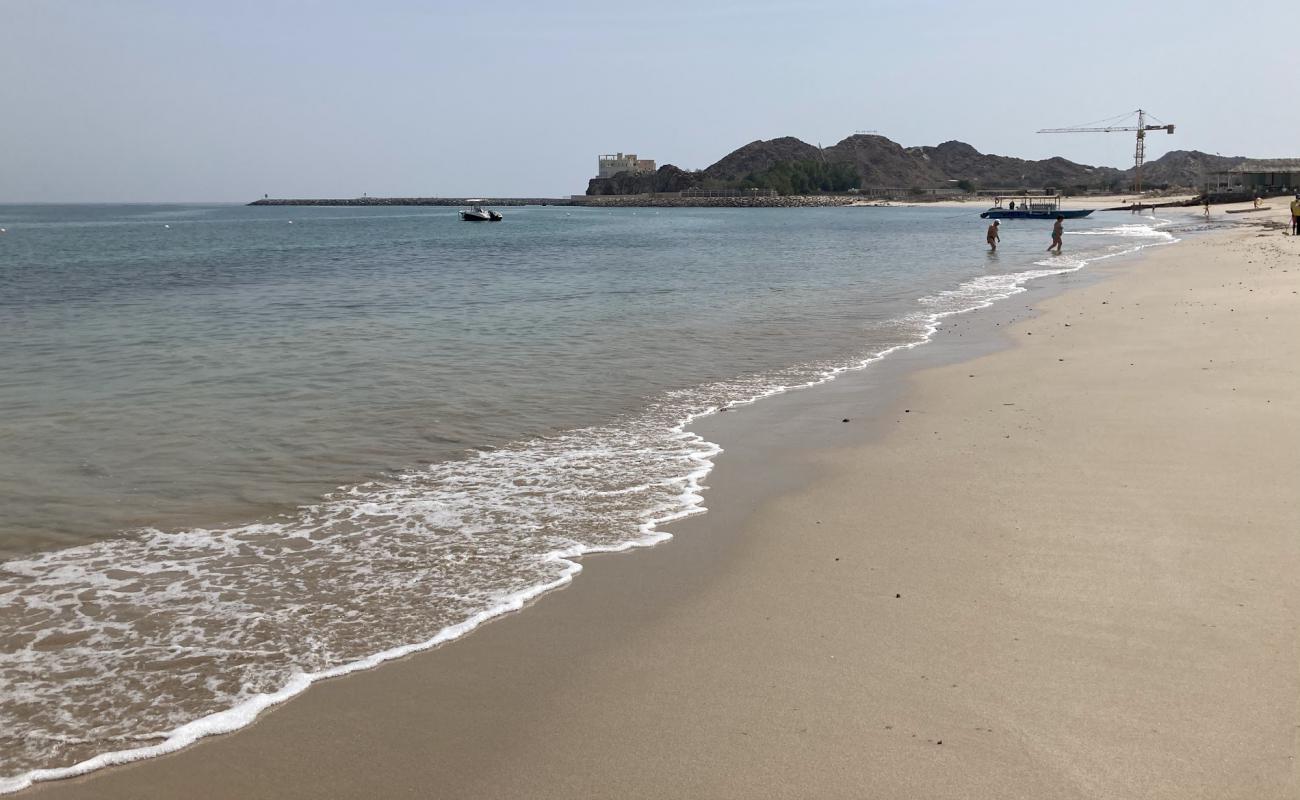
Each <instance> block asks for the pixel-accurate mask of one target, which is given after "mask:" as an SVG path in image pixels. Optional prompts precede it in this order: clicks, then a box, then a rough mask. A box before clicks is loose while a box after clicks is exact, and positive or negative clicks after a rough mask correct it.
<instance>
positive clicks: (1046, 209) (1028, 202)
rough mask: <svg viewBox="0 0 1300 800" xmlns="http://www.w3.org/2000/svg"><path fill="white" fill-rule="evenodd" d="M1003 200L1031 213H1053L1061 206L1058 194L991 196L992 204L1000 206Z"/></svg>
mask: <svg viewBox="0 0 1300 800" xmlns="http://www.w3.org/2000/svg"><path fill="white" fill-rule="evenodd" d="M1003 201H1006V202H1007V203H1015V204H1016V208H1017V209H1024V210H1025V211H1028V212H1030V213H1031V214H1055V213H1056V212H1057V210H1058V209H1060V207H1061V196H1060V195H1059V194H1017V195H1002V196H1000V197H994V198H993V205H994V206H996V207H998V208H1001V207H1002V203H1003Z"/></svg>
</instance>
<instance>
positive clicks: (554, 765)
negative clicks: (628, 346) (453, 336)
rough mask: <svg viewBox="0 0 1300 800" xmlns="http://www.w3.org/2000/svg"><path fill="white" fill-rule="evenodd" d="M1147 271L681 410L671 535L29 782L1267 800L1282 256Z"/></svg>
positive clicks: (1039, 294) (1284, 340)
mask: <svg viewBox="0 0 1300 800" xmlns="http://www.w3.org/2000/svg"><path fill="white" fill-rule="evenodd" d="M1067 245H1068V240H1067ZM1148 252H1149V253H1151V255H1149V256H1146V257H1143V258H1140V259H1130V260H1127V261H1125V262H1124V263H1119V264H1116V263H1115V262H1112V263H1111V265H1110V266H1108V267H1107V268H1106V269H1107V270H1108V271H1109V272H1112V273H1113V274H1112V275H1111V276H1110V277H1108V278H1107V279H1106V280H1104V281H1100V282H1098V281H1095V280H1091V279H1085V278H1083V277H1081V276H1073V277H1068V278H1062V279H1059V280H1049V281H1046V282H1044V284H1042V285H1040V286H1039V287H1036V288H1035V289H1034V290H1033V291H1031V292H1029V293H1027V294H1025V295H1020V296H1019V298H1018V299H1017V300H1012V301H1008V302H1007V303H1004V304H1003V306H1002V307H1001V308H996V309H993V310H991V311H988V312H980V313H979V314H976V315H971V316H969V317H963V318H958V319H956V320H954V321H953V324H952V325H950V326H948V327H947V328H946V329H945V332H944V333H942V334H941V335H940V336H939V337H938V340H939V341H938V342H936V343H935V344H933V345H929V346H927V347H924V348H919V349H917V350H914V351H910V352H909V353H908V354H906V355H905V356H903V357H900V358H897V359H893V360H892V361H891V362H889V363H888V364H887V365H886V366H881V367H880V368H879V369H874V370H868V371H867V372H865V373H860V374H858V375H856V376H852V377H849V378H846V379H843V380H840V381H836V382H835V383H833V384H830V385H829V386H826V387H820V388H817V389H813V390H809V391H805V392H797V393H791V394H788V395H784V396H782V397H779V398H774V399H772V400H769V401H766V402H764V403H760V404H758V405H756V406H753V407H751V408H748V409H743V410H741V411H739V412H737V413H733V414H721V415H718V416H716V417H714V418H711V419H710V420H708V421H706V422H705V423H704V424H703V425H702V426H701V429H702V430H703V432H704V433H705V434H706V435H708V436H710V437H713V438H715V439H716V440H718V441H720V442H722V443H723V445H724V446H726V447H727V448H728V449H727V453H726V454H725V455H724V456H723V457H722V458H721V459H720V461H719V465H718V467H717V469H716V470H715V472H714V473H713V475H712V476H711V477H710V481H709V483H710V485H711V486H712V487H713V488H712V489H711V490H710V492H709V494H708V495H707V502H708V504H709V506H710V507H711V508H712V509H713V510H712V511H710V513H709V514H707V515H704V516H702V517H696V518H693V519H690V520H687V521H685V522H683V523H682V524H679V525H677V526H675V527H674V531H675V532H676V533H677V535H678V538H677V539H676V540H675V541H673V542H671V543H669V544H667V545H664V546H661V547H658V548H654V549H653V550H649V551H644V552H640V553H635V554H629V555H621V556H602V557H595V558H590V559H588V560H587V570H586V571H585V573H584V574H583V575H582V576H580V577H579V578H578V580H577V581H576V583H575V584H574V585H573V586H572V587H571V588H568V589H566V590H564V591H561V592H556V593H553V594H551V595H549V596H547V597H545V598H543V599H542V600H541V601H540V602H538V603H536V604H534V605H533V606H532V607H531V608H529V609H527V610H525V611H524V612H522V613H520V614H516V615H513V616H510V617H508V618H505V619H502V620H500V621H498V622H495V623H493V624H490V625H488V626H486V627H485V628H483V629H482V630H480V631H478V632H476V633H474V634H472V635H471V636H469V637H467V638H466V639H464V640H462V641H459V642H457V643H454V644H452V645H450V646H448V647H444V648H442V649H440V650H438V651H435V652H432V653H426V654H423V655H420V656H416V657H413V658H408V659H405V660H403V661H400V662H397V663H393V664H390V665H387V666H384V667H381V668H380V669H377V670H374V671H371V672H368V673H364V674H359V675H354V676H350V677H347V678H343V679H340V680H336V681H329V682H326V683H323V684H320V685H318V686H316V687H313V689H312V690H311V691H309V692H308V693H307V694H306V695H305V696H303V697H302V698H299V699H298V700H295V701H293V702H291V703H289V704H287V705H285V706H283V707H280V708H279V709H276V710H274V711H272V712H271V713H269V714H267V715H266V716H265V717H264V718H263V719H262V720H260V721H259V722H258V723H257V724H256V725H254V726H253V727H251V728H249V729H246V730H244V731H242V732H240V733H237V734H233V735H230V736H224V737H219V738H215V739H211V740H208V741H205V742H203V743H201V744H199V745H198V746H196V747H192V748H190V749H188V750H186V751H184V752H182V753H179V754H176V755H173V756H170V757H166V758H161V759H156V760H153V761H150V762H146V763H142V764H137V765H131V766H127V767H123V768H117V769H113V770H109V771H105V772H101V773H99V774H96V775H93V776H90V777H88V778H82V779H76V780H71V781H64V782H61V783H58V784H45V785H42V786H39V787H37V788H35V789H33V790H31V791H30V792H29V794H30V795H32V796H40V797H42V798H55V797H96V798H128V797H130V798H138V797H194V798H205V797H221V798H225V797H241V798H252V797H279V798H290V797H292V798H297V797H302V798H307V797H311V798H322V797H436V798H441V797H445V798H679V797H680V798H922V797H924V798H998V799H999V800H1002V799H1003V798H1048V797H1050V798H1138V797H1140V798H1251V799H1252V800H1261V799H1263V798H1282V797H1295V796H1296V794H1297V788H1298V786H1297V772H1296V761H1295V758H1296V754H1297V731H1300V728H1298V727H1297V726H1298V725H1300V710H1298V704H1300V670H1298V669H1297V667H1298V666H1300V649H1298V645H1300V640H1298V639H1297V613H1298V611H1300V407H1298V406H1297V401H1296V397H1297V395H1300V377H1298V376H1300V372H1298V370H1297V364H1300V294H1297V293H1296V292H1297V291H1300V237H1296V238H1292V237H1285V236H1282V235H1281V234H1280V233H1279V232H1276V231H1271V232H1268V233H1267V234H1266V235H1263V236H1257V235H1256V234H1255V233H1253V232H1245V233H1242V232H1234V233H1229V234H1216V235H1210V236H1203V237H1201V238H1199V239H1197V240H1194V241H1188V242H1184V243H1182V244H1180V245H1178V246H1175V247H1166V248H1159V249H1157V250H1154V251H1148ZM1094 274H1095V272H1094ZM1058 287H1060V288H1068V287H1077V288H1072V289H1069V290H1068V291H1065V292H1064V293H1063V294H1060V295H1059V296H1054V297H1050V298H1049V297H1046V295H1047V294H1048V293H1049V292H1048V289H1055V288H1058ZM1040 301H1041V302H1040ZM1027 305H1032V306H1033V313H1032V314H1029V313H1027V312H1026V308H1025V307H1026V306H1027ZM1012 317H1015V318H1016V319H1015V321H1014V324H1011V323H1010V320H1011V318H1012ZM1007 343H1010V346H1009V347H1007V346H1005V345H1006V344H1007ZM999 344H1001V345H1003V346H1002V347H1001V349H996V347H997V346H998V345H999ZM941 354H946V357H948V359H949V361H951V360H952V357H953V356H961V357H962V358H964V359H965V360H962V361H959V362H956V363H948V364H946V365H938V366H930V367H929V368H926V369H923V370H920V371H917V372H914V373H912V374H911V376H910V377H909V378H908V379H907V380H906V381H897V380H892V378H893V377H897V373H899V372H903V371H906V370H907V369H910V368H912V367H915V366H917V365H918V364H920V365H924V364H925V363H927V359H929V360H930V361H933V360H934V359H936V358H938V357H939V355H941ZM891 385H897V386H898V389H897V390H896V391H894V392H892V393H891V392H888V391H881V390H882V389H883V388H885V387H888V386H891ZM844 418H849V419H851V420H852V421H851V422H850V423H847V424H846V423H842V422H841V421H840V420H841V419H844Z"/></svg>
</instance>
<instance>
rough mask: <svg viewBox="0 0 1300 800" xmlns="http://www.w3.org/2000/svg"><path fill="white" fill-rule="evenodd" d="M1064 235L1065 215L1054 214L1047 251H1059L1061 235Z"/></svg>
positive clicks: (1058, 252)
mask: <svg viewBox="0 0 1300 800" xmlns="http://www.w3.org/2000/svg"><path fill="white" fill-rule="evenodd" d="M1064 235H1065V217H1062V216H1061V215H1060V214H1057V215H1056V224H1055V225H1053V226H1052V243H1051V244H1049V245H1048V246H1047V252H1049V253H1050V252H1052V251H1053V250H1055V251H1056V252H1057V254H1060V252H1061V237H1062V236H1064Z"/></svg>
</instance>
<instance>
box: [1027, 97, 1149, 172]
mask: <svg viewBox="0 0 1300 800" xmlns="http://www.w3.org/2000/svg"><path fill="white" fill-rule="evenodd" d="M1133 114H1137V125H1114V124H1106V125H1102V126H1101V127H1087V126H1085V127H1077V128H1043V129H1042V130H1040V131H1039V133H1113V132H1115V131H1137V149H1136V150H1135V151H1134V153H1133V191H1134V192H1138V193H1140V192H1141V191H1142V162H1143V161H1145V160H1146V148H1147V144H1146V143H1147V131H1164V132H1165V133H1173V132H1174V126H1173V125H1166V124H1164V123H1161V124H1159V125H1148V124H1147V117H1148V116H1149V115H1148V114H1147V112H1145V111H1143V110H1142V109H1140V108H1139V109H1138V110H1137V111H1131V112H1129V113H1127V114H1121V115H1120V116H1119V117H1112V118H1111V119H1109V120H1099V122H1104V123H1111V122H1114V121H1123V120H1125V119H1127V118H1128V117H1131V116H1133ZM1152 119H1155V117H1152ZM1156 121H1157V122H1159V120H1156ZM1092 124H1093V125H1096V124H1097V123H1092Z"/></svg>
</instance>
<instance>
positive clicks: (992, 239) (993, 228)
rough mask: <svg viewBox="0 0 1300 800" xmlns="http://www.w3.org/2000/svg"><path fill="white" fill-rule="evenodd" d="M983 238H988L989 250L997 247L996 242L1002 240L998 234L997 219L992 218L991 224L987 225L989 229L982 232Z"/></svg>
mask: <svg viewBox="0 0 1300 800" xmlns="http://www.w3.org/2000/svg"><path fill="white" fill-rule="evenodd" d="M984 238H985V239H987V240H988V243H989V250H990V251H992V250H997V249H998V242H1000V241H1002V237H1001V236H998V221H997V220H993V224H992V225H990V226H989V231H988V233H986V234H984Z"/></svg>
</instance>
